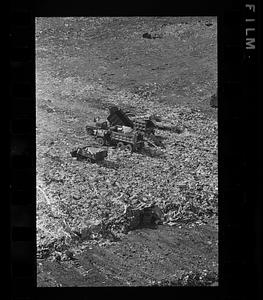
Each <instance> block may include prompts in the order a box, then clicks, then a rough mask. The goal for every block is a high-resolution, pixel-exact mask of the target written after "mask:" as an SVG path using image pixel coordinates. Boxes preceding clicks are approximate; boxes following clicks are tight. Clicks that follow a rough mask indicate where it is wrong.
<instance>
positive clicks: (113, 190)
mask: <svg viewBox="0 0 263 300" xmlns="http://www.w3.org/2000/svg"><path fill="white" fill-rule="evenodd" d="M216 40H217V22H216V18H208V17H203V18H202V17H198V18H197V17H196V18H173V17H159V18H157V17H148V18H147V17H132V18H128V17H127V18H125V17H123V18H117V17H111V18H110V17H101V18H98V17H96V18H95V17H94V18H75V17H74V18H37V19H36V99H37V107H36V118H37V122H36V123H37V124H36V126H37V127H36V140H37V162H36V164H37V187H36V188H37V203H36V210H37V257H38V278H37V279H38V286H123V285H124V286H138V285H143V286H146V285H151V286H154V285H161V286H167V285H216V284H217V282H218V243H217V240H218V237H217V235H218V224H217V223H218V164H217V163H218V158H217V129H218V124H217V108H216V107H215V106H211V102H210V100H211V98H212V99H213V97H214V95H215V93H216V91H217V53H216V51H217V44H216ZM110 107H118V108H121V109H123V111H125V112H127V116H128V117H127V118H126V117H125V118H126V119H125V118H124V119H125V120H126V121H125V120H124V119H123V120H124V121H123V122H128V121H129V120H132V121H131V124H135V123H134V122H135V121H134V120H135V119H136V118H137V119H136V120H138V118H139V117H140V116H144V117H143V118H144V119H145V120H146V119H147V120H151V121H152V123H153V124H154V130H153V131H152V132H151V133H149V134H148V133H147V134H148V135H146V134H145V135H144V133H140V134H137V133H138V131H137V130H138V128H139V127H138V128H137V127H136V126H134V128H130V129H129V126H127V124H129V122H128V123H127V124H122V125H125V126H119V124H118V126H117V125H116V124H114V126H113V124H112V123H111V122H113V121H112V120H113V119H114V118H108V116H109V108H110ZM107 118H108V119H107ZM141 118H142V117H141ZM96 120H106V121H107V122H108V123H107V126H106V125H105V126H106V127H103V128H102V127H98V126H102V125H98V124H99V123H98V122H97V123H96ZM109 120H110V121H109ZM114 120H115V119H114ZM127 120H128V121H127ZM114 122H118V121H116V120H115V121H114ZM89 124H93V125H92V126H94V130H95V131H93V127H92V126H90V125H89ZM87 125H88V126H90V127H88V128H89V129H88V130H87V127H86V126H87ZM115 125H116V126H115ZM103 126H104V125H103ZM130 126H133V125H130ZM119 127H121V128H119ZM105 128H106V129H105ZM141 128H142V127H140V130H142V129H141ZM119 130H122V132H123V134H122V133H119ZM104 134H105V136H104ZM133 134H134V136H133ZM128 135H130V136H132V138H129V139H128V138H125V139H124V138H122V136H124V137H125V136H128ZM101 137H102V138H103V139H104V140H103V141H102V140H101V139H99V138H101ZM128 143H130V148H129V147H127V145H128ZM124 146H125V147H124ZM126 148H127V149H126ZM83 149H84V150H85V151H84V150H83ZM74 151H75V152H74Z"/></svg>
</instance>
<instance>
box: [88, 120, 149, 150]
mask: <svg viewBox="0 0 263 300" xmlns="http://www.w3.org/2000/svg"><path fill="white" fill-rule="evenodd" d="M94 136H95V138H96V141H97V142H98V144H99V145H100V146H114V147H117V148H119V149H121V150H124V149H125V150H128V151H130V152H133V151H139V150H141V149H142V148H143V144H144V141H143V136H142V134H140V133H138V132H136V131H134V130H132V128H130V127H126V126H118V125H117V126H112V127H110V128H109V129H108V130H105V129H95V130H94Z"/></svg>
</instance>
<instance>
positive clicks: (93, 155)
mask: <svg viewBox="0 0 263 300" xmlns="http://www.w3.org/2000/svg"><path fill="white" fill-rule="evenodd" d="M70 154H71V156H72V157H76V158H77V160H87V161H88V162H91V163H95V162H99V161H103V160H104V158H106V157H107V156H108V151H107V149H104V148H97V147H89V146H86V147H82V148H81V147H78V148H77V149H76V150H73V151H71V152H70Z"/></svg>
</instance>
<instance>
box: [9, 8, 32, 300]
mask: <svg viewBox="0 0 263 300" xmlns="http://www.w3.org/2000/svg"><path fill="white" fill-rule="evenodd" d="M10 20H11V23H10V32H9V38H10V43H9V45H10V48H9V61H10V80H9V85H10V86H9V98H10V104H11V105H10V107H11V110H10V119H9V139H10V157H9V170H10V185H9V195H10V222H11V223H10V239H11V240H10V243H11V245H10V251H11V253H10V254H11V264H10V269H11V288H12V289H11V294H12V295H11V296H12V299H33V298H34V295H33V291H34V289H33V287H34V281H35V276H36V275H35V273H36V271H35V264H34V263H32V259H33V260H34V257H35V252H36V250H35V243H34V242H33V241H35V226H33V224H35V192H34V188H33V187H32V183H33V182H34V181H35V171H34V169H35V168H34V165H35V149H34V144H35V134H34V132H35V90H34V84H32V77H34V69H35V67H34V60H35V58H34V16H33V11H32V8H30V7H28V8H26V3H23V6H21V7H20V8H19V6H18V4H17V5H14V6H13V7H12V9H11V18H10Z"/></svg>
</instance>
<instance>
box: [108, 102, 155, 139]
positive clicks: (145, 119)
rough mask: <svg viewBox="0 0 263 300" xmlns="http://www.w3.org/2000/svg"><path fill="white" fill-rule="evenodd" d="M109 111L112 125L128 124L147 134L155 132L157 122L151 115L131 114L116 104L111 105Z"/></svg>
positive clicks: (109, 119)
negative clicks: (136, 115)
mask: <svg viewBox="0 0 263 300" xmlns="http://www.w3.org/2000/svg"><path fill="white" fill-rule="evenodd" d="M109 112H110V114H109V116H108V117H107V120H108V121H109V123H110V125H111V126H114V125H119V126H127V127H130V128H132V129H134V130H135V131H138V132H140V133H142V134H145V135H150V134H154V128H155V124H154V122H153V121H152V120H151V119H150V117H149V116H142V117H135V116H131V114H129V113H128V112H125V111H124V110H122V109H120V108H118V107H116V106H113V107H110V108H109Z"/></svg>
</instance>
